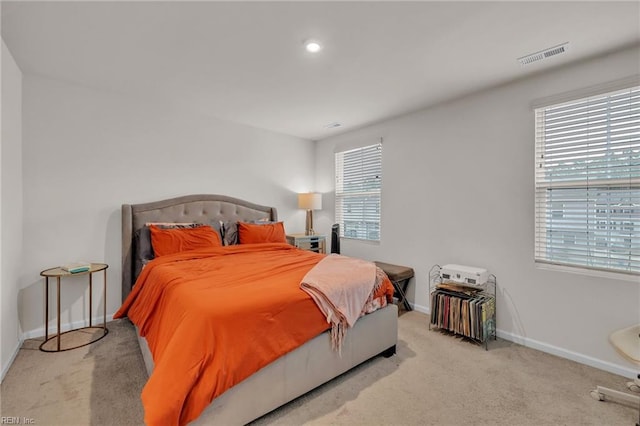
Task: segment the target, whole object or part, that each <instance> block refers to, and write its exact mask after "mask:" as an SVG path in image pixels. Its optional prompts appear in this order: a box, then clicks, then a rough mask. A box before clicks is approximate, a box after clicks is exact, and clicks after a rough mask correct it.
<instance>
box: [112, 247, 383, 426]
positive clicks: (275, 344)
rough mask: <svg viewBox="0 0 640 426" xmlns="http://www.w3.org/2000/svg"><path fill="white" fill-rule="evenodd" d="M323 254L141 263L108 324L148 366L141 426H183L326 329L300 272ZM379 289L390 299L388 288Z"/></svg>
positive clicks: (215, 254) (280, 252)
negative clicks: (127, 328) (121, 327)
mask: <svg viewBox="0 0 640 426" xmlns="http://www.w3.org/2000/svg"><path fill="white" fill-rule="evenodd" d="M322 257H323V255H319V254H317V253H312V252H308V251H302V250H299V249H296V248H294V247H292V246H290V245H287V244H276V243H274V244H244V245H237V246H230V247H217V248H212V249H208V250H198V251H191V252H184V253H179V254H175V255H169V256H163V257H160V258H157V259H155V260H153V261H152V262H150V263H149V264H148V265H147V266H146V267H145V268H144V269H143V271H142V273H141V274H140V277H139V278H138V280H137V281H136V285H135V286H134V288H133V291H132V292H131V294H129V296H128V297H127V299H126V300H125V302H124V304H123V305H122V307H121V308H120V309H119V310H118V312H116V314H115V315H114V318H121V317H124V316H128V317H129V319H131V321H132V322H133V323H134V324H136V325H137V326H138V328H139V331H140V334H141V335H142V336H145V337H146V339H147V343H148V344H149V348H150V350H151V353H152V354H153V359H154V363H155V367H154V371H153V374H152V375H151V376H150V378H149V381H148V382H147V384H146V385H145V387H144V389H143V391H142V402H143V405H144V408H145V423H146V424H148V425H178V424H180V425H183V424H186V423H188V422H190V421H191V420H194V419H195V418H197V417H198V416H199V415H200V413H201V412H202V410H204V408H205V407H206V406H207V405H209V403H210V402H211V401H212V400H213V399H214V398H215V397H217V396H218V395H220V394H222V393H223V392H224V391H226V390H227V389H229V388H230V387H232V386H234V385H235V384H237V383H239V382H240V381H242V380H243V379H245V378H247V377H248V376H250V375H251V374H253V373H255V372H256V371H258V370H259V369H261V368H262V367H264V366H266V365H267V364H269V363H271V362H272V361H274V360H275V359H277V358H279V357H280V356H282V355H284V354H285V353H287V352H289V351H291V350H293V349H295V348H296V347H298V346H300V345H302V344H303V343H305V342H306V341H308V340H310V339H312V338H313V337H315V336H317V335H318V334H320V333H322V332H323V331H325V330H327V329H328V328H329V325H328V324H327V322H326V320H325V318H324V316H323V314H322V313H321V312H320V310H319V309H318V307H317V306H316V304H315V303H314V302H313V300H312V299H311V297H310V296H309V295H308V294H307V293H305V292H304V291H302V290H301V289H300V281H301V280H302V278H303V277H304V275H305V274H306V273H307V272H308V271H309V270H310V269H311V268H312V267H313V266H314V265H315V264H316V263H318V262H319V261H320V260H321V259H322ZM386 284H388V285H386V286H382V287H381V289H380V290H379V291H380V292H381V293H380V294H381V295H382V294H385V293H386V294H387V296H388V297H390V296H391V295H392V294H393V287H392V286H391V285H390V283H386Z"/></svg>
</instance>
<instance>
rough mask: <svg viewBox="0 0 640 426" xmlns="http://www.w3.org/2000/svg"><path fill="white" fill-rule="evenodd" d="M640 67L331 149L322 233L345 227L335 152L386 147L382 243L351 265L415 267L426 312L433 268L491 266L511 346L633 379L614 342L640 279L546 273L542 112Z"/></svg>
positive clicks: (361, 250)
mask: <svg viewBox="0 0 640 426" xmlns="http://www.w3.org/2000/svg"><path fill="white" fill-rule="evenodd" d="M639 64H640V50H639V49H638V47H637V46H636V47H635V48H633V49H627V50H625V51H621V52H618V53H615V54H611V55H609V56H606V57H601V58H597V59H592V60H590V61H585V62H583V63H579V64H576V65H573V66H567V67H564V68H560V69H557V70H554V71H551V72H547V73H544V74H539V75H535V76H533V77H531V78H528V79H525V80H521V81H517V82H513V83H511V84H507V85H504V86H501V87H497V88H494V89H492V90H487V91H484V92H482V93H477V94H474V95H471V96H468V97H465V98H463V99H458V100H455V101H452V102H449V103H446V104H442V105H438V106H434V107H432V108H428V109H426V110H423V111H420V112H417V113H414V114H410V115H407V116H403V117H400V118H397V119H393V120H389V121H385V122H383V123H379V124H376V125H373V126H370V127H367V128H364V129H360V130H357V131H353V132H350V133H347V134H344V135H340V136H336V137H333V138H330V139H327V140H323V141H321V142H319V143H318V144H317V147H316V152H317V156H316V187H317V189H318V190H319V191H323V192H327V194H326V195H325V197H324V201H325V203H324V204H325V208H324V209H323V210H322V211H321V212H317V214H316V229H317V230H319V231H321V232H323V233H327V234H329V230H330V225H331V223H332V222H333V193H332V191H333V188H334V184H333V179H334V165H333V152H334V148H335V147H336V146H340V145H343V144H349V143H352V142H357V141H361V140H365V141H371V142H372V143H373V142H375V141H376V140H377V138H379V137H384V143H383V194H382V228H381V233H382V240H381V242H380V243H379V244H370V243H362V242H357V241H353V240H351V241H349V240H343V241H342V251H343V253H344V254H347V255H354V256H359V257H363V258H366V259H370V260H383V261H387V262H391V263H397V264H401V265H408V266H412V267H413V268H414V269H415V270H416V280H415V281H414V282H413V284H412V285H411V287H410V290H409V294H410V296H409V297H410V299H411V300H412V301H413V302H414V303H415V305H416V308H417V309H419V310H422V311H428V304H429V302H428V294H429V291H428V285H429V283H428V271H429V269H430V268H431V266H432V265H434V264H440V265H443V264H447V263H458V264H463V265H473V266H481V267H485V268H487V269H489V271H490V272H491V273H494V274H495V275H496V276H497V278H498V286H499V289H498V305H497V307H498V311H497V321H498V330H499V335H500V336H502V337H506V338H508V339H511V340H514V341H518V342H521V343H524V344H526V345H529V346H533V347H537V348H540V349H543V350H545V351H548V352H551V353H555V354H558V355H561V356H564V357H567V358H571V359H575V360H579V361H581V362H584V363H587V364H591V365H594V366H597V367H600V368H603V369H607V370H609V371H613V372H616V373H619V374H624V375H627V376H629V377H633V376H634V375H635V368H634V366H633V364H629V363H627V362H626V361H624V360H623V359H622V358H621V357H620V356H618V355H617V354H616V353H615V351H614V349H613V348H612V347H611V345H610V344H609V343H608V340H607V339H608V335H609V334H610V333H611V332H612V331H614V330H616V329H619V328H622V327H626V326H629V325H632V324H636V323H638V322H640V280H639V279H637V277H635V278H628V279H627V280H617V279H611V278H600V277H594V276H587V275H578V274H573V273H566V272H559V271H550V270H544V269H540V268H538V267H536V265H535V264H534V256H533V246H534V243H533V238H534V205H533V202H534V192H533V190H534V182H533V177H534V172H533V170H534V134H533V131H534V125H533V124H534V116H533V111H532V108H531V102H532V101H533V100H535V99H540V98H543V97H547V96H551V95H555V94H558V93H562V92H567V91H571V90H577V89H581V88H585V87H589V86H593V85H597V84H602V83H605V82H608V81H612V80H616V79H620V78H625V77H629V76H631V75H634V74H640V69H639ZM470 72H472V70H471V69H470ZM425 326H426V324H425Z"/></svg>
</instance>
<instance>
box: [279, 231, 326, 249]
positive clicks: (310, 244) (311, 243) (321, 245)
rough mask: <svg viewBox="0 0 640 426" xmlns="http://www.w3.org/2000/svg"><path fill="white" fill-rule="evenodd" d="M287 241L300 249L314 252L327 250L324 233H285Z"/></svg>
mask: <svg viewBox="0 0 640 426" xmlns="http://www.w3.org/2000/svg"><path fill="white" fill-rule="evenodd" d="M287 243H289V244H291V245H292V246H296V247H298V248H299V249H302V250H309V251H314V252H316V253H326V252H327V237H325V236H324V235H305V234H289V235H287Z"/></svg>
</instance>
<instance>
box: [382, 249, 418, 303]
mask: <svg viewBox="0 0 640 426" xmlns="http://www.w3.org/2000/svg"><path fill="white" fill-rule="evenodd" d="M374 263H375V264H376V266H377V267H378V268H380V269H382V270H383V271H384V272H385V274H387V276H388V277H389V280H390V281H391V283H392V284H393V288H394V289H395V290H396V297H397V298H398V304H400V303H402V304H403V305H404V307H405V308H406V310H407V311H410V310H411V305H410V304H409V301H408V300H407V297H406V295H405V293H406V292H407V287H408V286H409V280H410V279H411V278H413V275H414V272H413V268H409V267H408V266H400V265H393V264H391V263H385V262H379V261H377V260H376V261H375V262H374Z"/></svg>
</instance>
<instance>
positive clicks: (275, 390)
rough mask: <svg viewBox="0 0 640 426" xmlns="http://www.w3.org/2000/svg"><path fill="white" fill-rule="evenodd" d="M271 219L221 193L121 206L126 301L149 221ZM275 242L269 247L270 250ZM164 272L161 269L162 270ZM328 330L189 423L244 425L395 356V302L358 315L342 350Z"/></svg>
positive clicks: (145, 349)
mask: <svg viewBox="0 0 640 426" xmlns="http://www.w3.org/2000/svg"><path fill="white" fill-rule="evenodd" d="M265 220H266V221H269V222H277V211H276V209H275V208H273V207H268V206H262V205H258V204H254V203H250V202H247V201H244V200H240V199H236V198H232V197H228V196H222V195H212V194H204V195H188V196H183V197H178V198H173V199H168V200H163V201H157V202H152V203H145V204H134V205H130V204H125V205H123V206H122V298H123V302H124V301H125V300H126V298H127V297H128V296H129V294H130V293H132V290H133V291H135V290H136V289H134V284H135V283H136V278H137V276H138V274H140V271H141V268H142V265H141V262H142V261H141V259H140V257H141V256H140V253H139V252H140V251H141V249H140V247H139V244H138V241H137V238H139V235H140V232H141V230H142V229H143V228H144V227H145V224H147V223H150V222H151V223H158V222H168V223H203V224H216V223H221V222H223V223H224V222H227V223H229V222H252V221H265ZM249 246H251V245H247V247H248V248H247V249H246V250H249V248H250V247H249ZM269 246H270V245H269V244H267V245H265V247H267V249H269ZM273 246H276V245H275V244H274V245H273ZM273 250H281V251H282V250H284V251H288V250H291V251H292V252H294V251H295V252H297V254H296V253H292V254H293V255H294V256H297V257H305V256H311V255H314V256H320V255H317V254H315V253H314V254H311V253H309V252H305V254H303V253H302V251H301V250H298V249H295V248H292V247H286V248H284V247H273ZM236 251H240V250H236ZM307 253H308V254H307ZM225 254H226V253H225ZM305 259H306V258H305ZM150 265H151V264H150ZM145 269H151V268H145ZM159 269H160V267H157V268H156V270H159ZM147 272H148V271H147ZM147 272H145V273H143V274H141V280H142V281H144V280H143V278H146V275H151V274H152V272H153V271H151V272H148V273H147ZM137 290H139V289H137ZM305 303H306V302H305ZM134 324H135V321H134ZM136 329H137V330H138V331H139V333H138V341H139V344H140V348H141V351H142V354H143V358H144V361H145V366H146V368H147V372H148V373H149V376H150V381H151V380H152V377H153V371H154V368H155V367H156V366H155V365H154V358H153V356H152V354H151V350H150V349H149V344H148V342H147V341H146V339H145V338H144V337H141V334H146V332H145V333H140V330H139V328H138V324H136ZM328 335H329V332H328V331H324V332H321V333H319V334H318V335H316V336H315V337H313V338H311V339H310V340H307V341H306V342H305V343H303V344H301V345H300V346H298V347H296V348H294V349H292V350H291V351H290V352H288V353H286V354H284V355H283V356H280V357H278V358H277V359H275V360H274V361H272V362H270V363H269V364H268V365H266V366H263V367H261V368H259V369H258V371H257V372H255V373H253V374H251V375H250V376H248V377H247V378H244V379H243V380H241V381H240V382H239V383H237V384H235V385H234V386H232V387H230V388H229V389H227V390H225V391H224V392H223V393H222V394H220V395H217V396H216V397H215V398H214V399H213V401H212V402H211V403H210V404H209V405H208V406H207V407H206V409H204V411H202V412H201V413H200V414H199V416H198V417H197V418H196V419H195V420H193V422H190V424H224V425H230V424H246V423H248V422H250V421H252V420H255V419H257V418H259V417H260V416H262V415H264V414H266V413H268V412H270V411H272V410H274V409H276V408H278V407H279V406H281V405H283V404H285V403H287V402H289V401H291V400H293V399H295V398H297V397H298V396H301V395H303V394H304V393H306V392H308V391H310V390H312V389H314V388H316V387H318V386H320V385H321V384H323V383H325V382H327V381H329V380H331V379H332V378H334V377H337V376H338V375H340V374H342V373H344V372H346V371H348V370H350V369H351V368H353V367H355V366H357V365H359V364H361V363H362V362H364V361H366V360H368V359H370V358H372V357H375V356H378V355H384V356H387V357H388V356H391V355H393V354H394V353H395V345H396V342H397V307H396V306H395V305H393V304H388V305H386V306H384V307H382V308H381V309H378V310H375V311H374V312H371V313H369V314H367V315H364V316H362V317H361V318H360V319H358V321H357V322H356V323H355V325H354V326H353V327H352V328H350V329H348V332H347V333H346V336H345V339H344V341H343V343H342V345H341V350H340V355H338V354H337V352H336V351H335V350H334V349H333V348H332V345H331V339H330V338H329V336H328ZM248 401H250V402H248ZM180 423H183V421H180Z"/></svg>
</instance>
